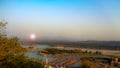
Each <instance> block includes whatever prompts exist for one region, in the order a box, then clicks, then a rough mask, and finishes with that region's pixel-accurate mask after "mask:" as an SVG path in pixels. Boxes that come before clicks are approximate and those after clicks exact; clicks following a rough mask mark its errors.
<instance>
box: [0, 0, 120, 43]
mask: <svg viewBox="0 0 120 68" xmlns="http://www.w3.org/2000/svg"><path fill="white" fill-rule="evenodd" d="M2 20H5V21H6V22H8V24H7V34H8V37H13V36H17V37H18V38H20V39H22V40H30V35H31V34H34V35H36V40H72V41H83V40H102V41H120V0H0V21H2Z"/></svg>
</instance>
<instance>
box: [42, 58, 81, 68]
mask: <svg viewBox="0 0 120 68" xmlns="http://www.w3.org/2000/svg"><path fill="white" fill-rule="evenodd" d="M79 66H80V62H79V60H77V59H74V58H57V59H55V60H52V61H48V60H47V59H46V61H45V63H44V68H71V67H72V68H78V67H79Z"/></svg>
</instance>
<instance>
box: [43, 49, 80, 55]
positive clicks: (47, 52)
mask: <svg viewBox="0 0 120 68" xmlns="http://www.w3.org/2000/svg"><path fill="white" fill-rule="evenodd" d="M41 52H42V53H46V54H62V53H69V54H71V53H79V52H80V51H79V50H65V49H56V48H47V49H45V51H41Z"/></svg>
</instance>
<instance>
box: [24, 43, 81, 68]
mask: <svg viewBox="0 0 120 68" xmlns="http://www.w3.org/2000/svg"><path fill="white" fill-rule="evenodd" d="M28 47H31V45H23V48H28ZM32 47H34V48H36V49H35V50H34V51H28V52H25V55H26V56H28V57H29V58H35V59H39V60H42V61H43V62H45V60H46V59H47V60H48V61H50V60H54V59H55V58H56V57H53V56H40V55H37V53H38V52H39V51H41V50H43V49H46V48H53V47H52V46H49V45H34V46H32ZM64 57H65V58H75V59H78V60H79V59H80V58H79V57H77V56H64ZM79 65H80V63H76V64H75V66H79Z"/></svg>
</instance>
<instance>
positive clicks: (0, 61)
mask: <svg viewBox="0 0 120 68" xmlns="http://www.w3.org/2000/svg"><path fill="white" fill-rule="evenodd" d="M24 52H25V49H24V48H22V47H21V46H20V43H19V40H18V38H17V37H14V38H10V39H8V38H5V37H2V36H0V68H43V64H42V62H41V61H40V60H36V59H29V58H28V57H26V56H24Z"/></svg>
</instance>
